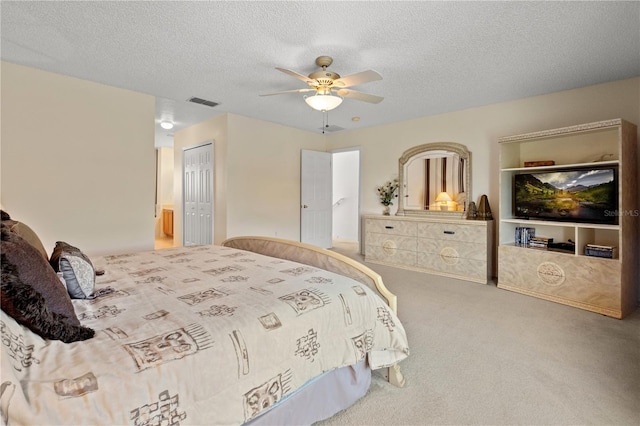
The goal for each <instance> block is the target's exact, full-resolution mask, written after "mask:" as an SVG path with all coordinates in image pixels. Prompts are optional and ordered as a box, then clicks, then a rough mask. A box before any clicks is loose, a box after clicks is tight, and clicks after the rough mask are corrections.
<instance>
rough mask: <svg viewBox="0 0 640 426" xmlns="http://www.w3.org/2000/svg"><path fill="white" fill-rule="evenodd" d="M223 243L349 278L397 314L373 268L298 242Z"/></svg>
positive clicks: (235, 239) (392, 298)
mask: <svg viewBox="0 0 640 426" xmlns="http://www.w3.org/2000/svg"><path fill="white" fill-rule="evenodd" d="M222 246H225V247H232V248H237V249H240V250H247V251H252V252H254V253H260V254H264V255H267V256H272V257H277V258H279V259H286V260H291V261H293V262H299V263H304V264H305V265H309V266H314V267H316V268H320V269H324V270H325V271H329V272H335V273H336V274H340V275H344V276H346V277H349V278H352V279H354V280H356V281H359V282H361V283H362V284H365V285H366V286H368V287H369V288H371V289H372V290H375V291H376V292H377V293H378V295H379V296H380V297H382V299H383V300H384V301H386V302H387V305H389V307H390V308H391V309H392V310H393V312H395V313H396V314H398V302H397V297H396V295H395V294H393V293H391V292H390V291H389V290H388V289H387V287H385V285H384V283H383V282H382V277H381V276H380V275H379V274H378V273H377V272H375V271H374V270H373V269H371V268H368V267H366V266H364V265H363V264H361V263H358V262H356V261H355V260H353V259H350V258H348V257H346V256H344V255H341V254H339V253H336V252H333V251H330V250H325V249H323V248H320V247H316V246H312V245H310V244H305V243H300V242H298V241H290V240H284V239H281V238H271V237H253V236H250V237H233V238H229V239H227V240H225V241H223V242H222Z"/></svg>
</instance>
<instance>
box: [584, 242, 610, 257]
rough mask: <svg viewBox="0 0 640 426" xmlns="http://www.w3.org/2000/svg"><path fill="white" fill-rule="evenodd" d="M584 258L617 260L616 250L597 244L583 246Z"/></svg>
mask: <svg viewBox="0 0 640 426" xmlns="http://www.w3.org/2000/svg"><path fill="white" fill-rule="evenodd" d="M584 254H585V255H586V256H595V257H605V258H607V259H617V258H618V248H617V247H614V246H601V245H598V244H587V245H585V246H584Z"/></svg>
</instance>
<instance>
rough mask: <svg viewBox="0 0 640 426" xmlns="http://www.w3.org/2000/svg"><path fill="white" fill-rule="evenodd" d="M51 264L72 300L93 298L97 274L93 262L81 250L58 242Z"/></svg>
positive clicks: (52, 254)
mask: <svg viewBox="0 0 640 426" xmlns="http://www.w3.org/2000/svg"><path fill="white" fill-rule="evenodd" d="M49 263H50V264H51V267H53V270H54V271H56V273H58V276H61V278H62V281H63V283H64V285H65V287H66V288H67V292H68V293H69V296H71V298H72V299H91V298H93V297H92V294H93V290H94V288H95V285H96V272H95V269H94V268H93V264H92V263H91V260H89V258H88V257H87V256H86V255H85V254H84V253H82V251H80V249H79V248H77V247H74V246H72V245H70V244H67V243H65V242H63V241H58V242H56V247H55V248H54V249H53V253H51V259H50V260H49Z"/></svg>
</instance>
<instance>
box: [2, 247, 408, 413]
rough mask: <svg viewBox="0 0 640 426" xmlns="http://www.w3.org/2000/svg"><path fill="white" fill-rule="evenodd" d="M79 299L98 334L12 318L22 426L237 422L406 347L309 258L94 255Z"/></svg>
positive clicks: (12, 398) (9, 334) (234, 253)
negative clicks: (87, 293)
mask: <svg viewBox="0 0 640 426" xmlns="http://www.w3.org/2000/svg"><path fill="white" fill-rule="evenodd" d="M93 263H94V265H95V266H96V268H97V269H99V268H103V269H105V271H106V273H105V275H103V276H100V277H98V280H97V289H100V288H104V287H106V286H111V287H113V288H114V289H115V290H116V291H115V292H114V293H112V294H110V295H106V296H103V297H100V298H98V299H94V300H74V306H75V308H76V312H77V314H78V318H79V319H80V321H81V323H82V324H83V325H85V326H88V327H91V328H93V329H95V330H96V336H95V337H94V338H93V339H90V340H87V341H84V342H75V343H71V344H64V343H61V342H59V341H44V340H43V339H41V338H40V337H38V336H37V335H35V334H33V333H31V332H30V331H29V330H28V329H26V328H24V327H21V326H20V325H18V324H17V323H16V322H15V321H13V319H12V318H11V317H9V316H7V315H6V314H5V313H4V312H2V318H1V323H0V326H1V327H2V371H1V374H2V389H1V391H2V395H1V400H0V402H1V408H2V415H3V418H4V419H5V420H6V419H7V418H8V422H9V424H10V425H18V424H23V425H26V424H85V425H86V424H118V425H120V424H133V425H161V424H183V425H185V424H199V425H202V424H225V425H226V424H241V423H244V422H246V421H248V420H250V419H252V418H254V417H256V416H258V415H259V414H261V413H263V412H264V411H266V410H268V409H270V408H271V407H273V406H274V405H275V404H277V402H278V401H280V400H282V399H283V398H284V397H286V396H287V395H290V394H291V393H292V392H294V391H295V390H296V389H297V388H299V387H301V386H302V385H303V384H305V383H306V382H307V381H308V380H310V379H312V378H313V377H315V376H317V375H319V374H321V373H323V372H326V371H329V370H332V369H335V368H338V367H343V366H346V365H351V364H355V363H356V362H357V361H359V360H361V359H362V358H363V357H365V356H367V357H368V362H369V364H370V366H371V367H372V368H373V369H377V368H381V367H385V366H389V365H391V364H394V363H397V362H399V361H401V360H402V359H404V358H405V357H406V356H407V354H408V344H407V338H406V335H405V332H404V329H403V327H402V324H400V322H399V321H398V318H397V317H396V316H395V314H394V313H393V312H392V311H391V310H390V309H389V308H388V307H387V305H386V304H385V303H384V302H383V301H382V300H381V299H380V298H379V297H378V296H376V295H375V294H374V293H373V291H372V290H370V289H369V288H368V287H366V286H365V285H363V284H360V283H358V282H357V281H353V280H351V279H348V278H345V277H342V276H340V275H336V274H333V273H331V272H327V271H324V270H321V269H316V268H313V267H309V266H305V265H302V264H299V263H293V262H289V261H284V260H279V259H275V258H271V257H266V256H263V255H259V254H255V253H251V252H246V251H240V250H236V249H232V248H225V247H219V246H202V247H189V248H173V249H166V250H159V251H151V252H142V253H135V254H129V255H119V256H107V257H103V258H98V259H93Z"/></svg>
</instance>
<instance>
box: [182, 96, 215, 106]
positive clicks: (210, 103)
mask: <svg viewBox="0 0 640 426" xmlns="http://www.w3.org/2000/svg"><path fill="white" fill-rule="evenodd" d="M187 101H189V102H193V103H194V104H200V105H206V106H208V107H212V108H213V107H214V106H218V105H220V104H219V103H217V102H213V101H208V100H206V99H202V98H196V97H193V98H189V99H187Z"/></svg>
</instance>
